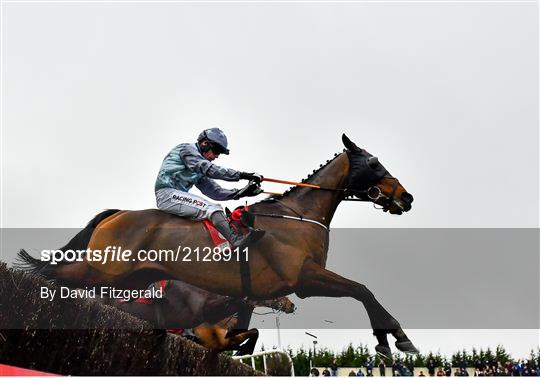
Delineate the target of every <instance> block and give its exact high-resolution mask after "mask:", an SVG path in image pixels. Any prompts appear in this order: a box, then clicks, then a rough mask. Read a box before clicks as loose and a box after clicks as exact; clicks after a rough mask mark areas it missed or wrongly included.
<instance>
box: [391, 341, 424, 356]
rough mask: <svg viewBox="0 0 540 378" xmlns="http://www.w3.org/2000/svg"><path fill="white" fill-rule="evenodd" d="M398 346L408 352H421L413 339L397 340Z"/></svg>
mask: <svg viewBox="0 0 540 378" xmlns="http://www.w3.org/2000/svg"><path fill="white" fill-rule="evenodd" d="M396 348H398V349H399V350H400V351H402V352H403V353H406V354H419V353H420V351H419V350H418V349H416V347H415V346H414V344H413V343H412V341H411V340H403V341H396Z"/></svg>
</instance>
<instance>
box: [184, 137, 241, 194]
mask: <svg viewBox="0 0 540 378" xmlns="http://www.w3.org/2000/svg"><path fill="white" fill-rule="evenodd" d="M180 157H181V158H182V160H183V161H184V163H185V164H186V166H187V167H188V168H189V169H191V170H192V171H194V172H199V173H202V174H203V175H204V176H206V177H209V178H211V179H218V180H225V181H239V180H240V172H239V171H237V170H235V169H231V168H224V167H220V166H219V165H216V164H213V163H212V162H210V161H208V160H206V159H205V158H204V157H203V156H202V155H201V154H200V153H199V151H198V150H197V147H195V146H194V145H185V146H183V147H182V148H180ZM216 185H217V184H216ZM218 186H219V185H218ZM199 189H200V188H199ZM205 194H206V193H205ZM206 195H207V196H209V197H210V195H208V194H206Z"/></svg>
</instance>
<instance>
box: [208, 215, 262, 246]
mask: <svg viewBox="0 0 540 378" xmlns="http://www.w3.org/2000/svg"><path fill="white" fill-rule="evenodd" d="M210 220H211V221H212V223H213V224H214V226H216V228H217V230H218V231H219V232H220V234H221V235H223V237H224V238H225V239H227V241H228V242H229V243H231V247H232V248H237V247H244V246H246V245H248V244H250V243H253V242H256V241H257V240H259V239H260V238H262V236H263V235H264V231H262V230H250V231H249V232H248V233H247V234H245V235H241V234H238V233H237V232H235V231H234V230H233V229H232V228H231V225H230V224H229V221H228V220H227V218H225V213H223V212H221V211H216V212H215V213H213V214H212V215H211V216H210Z"/></svg>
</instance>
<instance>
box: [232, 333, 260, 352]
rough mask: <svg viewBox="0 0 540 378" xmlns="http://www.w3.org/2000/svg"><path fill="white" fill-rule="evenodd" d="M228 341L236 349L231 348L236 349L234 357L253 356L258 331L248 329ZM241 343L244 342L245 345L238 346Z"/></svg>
mask: <svg viewBox="0 0 540 378" xmlns="http://www.w3.org/2000/svg"><path fill="white" fill-rule="evenodd" d="M230 340H231V344H232V345H236V347H234V346H233V347H232V348H231V349H236V351H237V352H236V353H235V355H236V356H245V355H247V354H253V351H254V350H255V345H257V340H259V330H258V329H257V328H253V329H250V330H249V331H245V332H242V333H240V334H238V335H236V336H234V337H233V338H232V339H230ZM246 340H247V341H246ZM243 342H245V344H244V345H241V346H239V345H240V344H242V343H243Z"/></svg>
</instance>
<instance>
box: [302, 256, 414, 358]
mask: <svg viewBox="0 0 540 378" xmlns="http://www.w3.org/2000/svg"><path fill="white" fill-rule="evenodd" d="M295 292H296V294H297V295H298V296H299V297H300V298H306V297H352V298H354V299H356V300H358V301H360V302H362V304H363V305H364V307H365V308H366V312H367V314H368V316H369V320H370V323H371V327H372V328H373V331H374V334H375V336H377V338H378V340H379V343H380V345H382V346H386V347H387V346H388V343H387V341H386V334H387V333H391V334H392V335H393V336H394V337H395V338H396V339H397V343H396V346H397V347H398V348H399V349H400V350H403V351H407V352H416V348H414V346H413V345H412V343H411V342H410V341H409V339H408V337H407V335H406V334H405V332H403V330H402V329H401V326H400V324H399V322H398V321H397V320H396V319H395V318H394V317H393V316H392V315H390V314H389V313H388V311H386V309H385V308H384V307H383V306H382V305H381V304H380V303H379V302H378V301H377V299H376V298H375V296H374V295H373V293H372V292H371V291H370V290H369V289H368V288H367V287H366V286H364V285H362V284H360V283H358V282H355V281H352V280H349V279H347V278H344V277H342V276H340V275H338V274H336V273H333V272H331V271H329V270H326V269H324V268H322V267H321V266H319V265H317V264H316V263H314V262H313V261H311V260H308V261H306V262H305V263H304V266H303V267H302V271H301V274H300V278H299V282H298V285H297V287H296V289H295ZM409 344H410V346H409Z"/></svg>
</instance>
